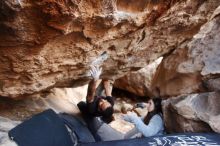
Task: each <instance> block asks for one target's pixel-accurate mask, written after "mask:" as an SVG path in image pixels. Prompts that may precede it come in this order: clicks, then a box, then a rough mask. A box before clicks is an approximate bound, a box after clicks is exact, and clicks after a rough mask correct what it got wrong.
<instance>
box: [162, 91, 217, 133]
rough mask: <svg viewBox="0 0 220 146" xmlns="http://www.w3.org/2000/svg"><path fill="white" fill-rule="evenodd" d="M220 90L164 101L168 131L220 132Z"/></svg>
mask: <svg viewBox="0 0 220 146" xmlns="http://www.w3.org/2000/svg"><path fill="white" fill-rule="evenodd" d="M219 96H220V92H209V93H202V94H191V95H182V96H178V97H175V98H169V99H167V100H165V101H163V111H164V121H165V125H166V128H167V131H168V132H210V131H212V130H213V131H215V132H218V133H220V126H219V122H217V121H220V114H219V113H220V106H219V103H220V98H219Z"/></svg>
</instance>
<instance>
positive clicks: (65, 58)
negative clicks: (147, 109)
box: [0, 0, 220, 98]
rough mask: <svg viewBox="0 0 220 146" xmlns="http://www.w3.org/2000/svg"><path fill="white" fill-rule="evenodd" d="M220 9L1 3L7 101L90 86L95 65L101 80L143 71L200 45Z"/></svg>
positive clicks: (73, 1) (105, 2)
mask: <svg viewBox="0 0 220 146" xmlns="http://www.w3.org/2000/svg"><path fill="white" fill-rule="evenodd" d="M219 4H220V1H219V0H206V1H201V0H194V1H191V0H182V1H177V0H158V1H152V0H151V1H145V0H140V1H138V2H136V1H129V2H128V1H125V0H118V1H115V0H100V1H96V0H86V1H79V0H65V1H64V0H28V1H26V0H22V1H21V0H17V1H16V0H14V1H13V0H4V1H0V5H1V7H0V11H1V13H0V96H6V97H11V98H25V97H27V96H29V95H32V94H35V93H39V92H43V91H45V90H48V89H51V88H54V87H72V86H74V87H78V86H81V85H84V84H86V83H87V82H88V80H89V79H90V78H89V74H88V70H89V67H90V66H91V65H94V64H95V65H100V66H102V67H103V73H102V75H101V78H114V79H117V78H119V77H122V76H123V75H125V74H126V73H129V72H130V71H136V70H139V69H141V68H143V67H145V66H146V65H148V64H149V63H151V62H153V61H154V60H156V59H157V58H159V57H160V56H163V55H165V54H168V53H169V52H170V51H171V50H173V49H175V48H179V46H180V45H181V44H182V43H184V42H186V40H190V39H192V37H193V36H194V35H195V34H197V32H198V31H199V29H200V27H201V26H202V25H203V24H204V23H206V22H207V21H208V20H209V18H210V17H211V15H212V14H213V11H214V10H215V9H216V8H217V7H218V6H219ZM212 20H213V21H214V20H216V18H213V19H212ZM216 21H217V20H216ZM213 33H214V32H213ZM106 54H107V55H106ZM103 55H104V56H105V57H103ZM206 70H207V69H205V70H204V74H206V73H207V71H206Z"/></svg>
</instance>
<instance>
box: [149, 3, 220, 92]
mask: <svg viewBox="0 0 220 146" xmlns="http://www.w3.org/2000/svg"><path fill="white" fill-rule="evenodd" d="M219 9H220V7H218V8H217V9H216V11H215V12H214V15H213V16H212V17H210V18H211V19H209V22H207V23H206V24H205V25H203V26H202V28H201V29H200V31H199V33H197V34H196V35H195V36H194V37H193V39H192V40H191V41H186V42H185V43H183V44H182V45H181V46H180V47H179V49H176V50H175V51H174V52H173V53H172V54H171V55H169V56H168V57H166V58H165V59H164V60H163V61H162V63H161V65H160V67H159V70H158V72H157V73H156V75H155V77H154V81H153V83H152V84H153V86H152V90H154V91H157V93H156V94H160V96H177V95H181V94H189V93H197V92H207V91H213V90H216V89H218V88H216V86H217V84H218V83H217V82H218V81H217V80H216V81H213V80H210V79H215V78H219V75H220V66H219V62H220V59H219V58H220V51H219V45H220V41H219V39H220V25H219V21H220V16H219V15H218V14H219ZM208 80H210V81H208ZM211 82H212V83H211ZM214 82H215V83H214ZM210 84H212V85H210ZM214 84H215V85H214ZM208 86H210V87H208ZM211 86H212V87H211ZM213 86H215V87H213Z"/></svg>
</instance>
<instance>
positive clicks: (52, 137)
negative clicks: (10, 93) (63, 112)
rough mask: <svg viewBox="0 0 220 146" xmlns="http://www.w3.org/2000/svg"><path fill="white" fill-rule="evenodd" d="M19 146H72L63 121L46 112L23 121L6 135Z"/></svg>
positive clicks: (50, 112) (51, 111) (50, 111)
mask: <svg viewBox="0 0 220 146" xmlns="http://www.w3.org/2000/svg"><path fill="white" fill-rule="evenodd" d="M8 135H9V137H10V138H11V139H12V140H14V141H15V142H16V143H17V144H18V145H19V146H73V142H72V140H71V138H70V135H69V132H68V131H67V129H66V127H65V126H64V123H63V121H62V120H61V119H60V118H59V117H58V115H57V114H56V113H55V112H54V111H53V110H46V111H44V112H42V113H40V114H37V115H35V116H33V117H32V118H30V119H29V120H26V121H24V122H23V123H21V124H20V125H18V126H16V127H15V128H13V129H12V130H10V131H9V133H8Z"/></svg>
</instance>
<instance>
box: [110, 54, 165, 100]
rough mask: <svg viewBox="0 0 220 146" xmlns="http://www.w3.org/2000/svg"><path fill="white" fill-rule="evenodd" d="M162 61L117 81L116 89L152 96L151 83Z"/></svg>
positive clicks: (158, 60) (159, 60) (157, 61)
mask: <svg viewBox="0 0 220 146" xmlns="http://www.w3.org/2000/svg"><path fill="white" fill-rule="evenodd" d="M161 60H162V57H161V58H159V59H157V60H156V61H154V62H153V63H151V64H149V65H147V66H146V67H144V68H142V69H140V70H138V71H136V72H131V73H129V74H128V75H125V76H124V77H122V78H119V79H117V80H116V81H115V83H114V87H116V88H119V89H123V90H126V91H129V92H131V93H134V94H136V95H139V96H152V95H153V93H152V90H151V83H152V80H153V77H154V75H155V72H156V69H157V67H158V65H159V64H160V63H161Z"/></svg>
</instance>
